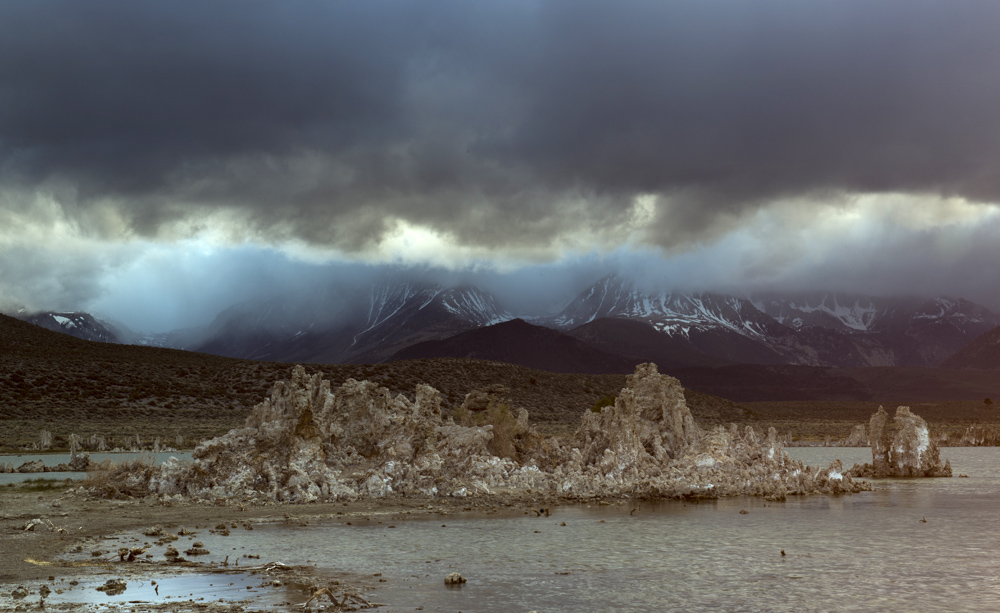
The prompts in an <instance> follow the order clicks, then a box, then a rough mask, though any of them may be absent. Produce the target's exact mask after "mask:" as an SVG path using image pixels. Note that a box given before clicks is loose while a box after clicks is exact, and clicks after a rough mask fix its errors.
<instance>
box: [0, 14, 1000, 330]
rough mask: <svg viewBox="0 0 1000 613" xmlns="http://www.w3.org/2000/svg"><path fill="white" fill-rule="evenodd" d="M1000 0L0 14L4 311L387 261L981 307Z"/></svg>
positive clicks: (109, 301) (182, 296) (174, 314)
mask: <svg viewBox="0 0 1000 613" xmlns="http://www.w3.org/2000/svg"><path fill="white" fill-rule="evenodd" d="M998 205H1000V3H997V2H995V0H988V1H983V2H975V1H971V0H970V1H963V2H960V3H946V2H937V1H936V2H924V1H920V0H898V1H892V0H884V1H880V2H870V1H867V0H866V1H851V0H843V1H839V2H828V1H812V0H800V1H796V2H790V1H788V0H782V1H777V0H751V1H747V0H716V1H712V2H705V1H704V0H695V1H690V2H687V1H672V2H661V1H658V0H655V1H654V0H650V1H629V0H626V1H623V2H589V1H587V0H566V1H558V0H553V1H529V0H484V1H482V2H468V1H464V0H463V1H455V2H449V1H447V0H445V1H439V2H414V1H391V0H390V1H378V0H365V1H358V2H348V1H345V2H315V1H308V2H305V1H303V2H296V1H294V0H292V1H285V2H273V1H266V2H265V1H261V2H255V1H252V0H250V1H242V2H238V3H237V2H186V1H179V2H158V3H154V2H133V1H129V0H114V1H102V0H92V1H89V2H85V3H83V2H76V1H70V0H65V1H47V0H33V1H31V2H4V3H2V4H0V307H3V308H9V307H10V306H11V305H17V304H21V305H27V306H28V307H29V308H35V309H81V310H82V309H89V310H98V311H100V312H103V313H105V314H108V315H111V316H115V317H118V318H119V319H121V320H123V321H125V323H128V324H130V325H133V326H136V327H145V328H147V329H156V328H162V329H166V328H171V327H175V326H180V325H193V324H197V323H204V322H205V320H208V319H211V317H212V316H213V315H214V313H215V311H217V310H218V309H220V308H222V307H224V306H226V305H227V304H229V303H232V302H234V301H236V300H238V299H243V298H247V297H251V296H254V295H258V294H260V293H262V292H266V291H272V290H275V289H283V290H289V291H290V290H291V289H293V288H296V287H302V286H308V285H309V284H314V283H327V282H334V281H336V280H337V279H340V278H345V277H352V278H357V277H364V276H365V275H366V274H375V273H378V272H380V271H384V270H386V269H387V268H397V267H402V268H403V269H405V270H408V271H412V272H413V273H414V274H421V275H431V276H437V277H441V278H446V279H448V280H450V281H462V282H477V283H482V284H484V285H485V286H487V287H488V288H491V289H494V290H495V291H497V292H498V293H500V295H501V297H504V298H506V299H507V300H509V301H510V302H512V303H513V304H514V305H515V308H525V309H527V308H542V307H544V306H546V305H550V304H555V303H556V302H558V301H559V300H562V299H563V298H562V297H563V296H567V297H568V295H569V294H571V293H572V292H574V291H578V290H580V289H581V288H582V287H583V286H585V285H587V284H589V283H590V282H592V281H594V280H596V278H598V277H599V276H601V275H602V274H605V273H606V272H609V271H612V270H623V271H626V272H629V273H631V274H634V275H636V276H637V277H639V278H640V280H641V281H642V282H643V283H646V284H649V285H657V286H660V287H670V288H674V289H682V290H683V289H694V290H699V289H714V290H720V291H749V290H756V289H781V290H816V289H830V290H838V291H857V292H865V293H874V294H888V293H913V294H949V295H958V296H964V297H967V298H970V299H973V300H977V301H979V302H981V303H983V304H985V305H987V306H989V307H991V308H994V309H998V310H1000V272H998V267H997V265H996V263H997V262H1000V206H998Z"/></svg>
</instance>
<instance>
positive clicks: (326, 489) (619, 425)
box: [149, 364, 870, 502]
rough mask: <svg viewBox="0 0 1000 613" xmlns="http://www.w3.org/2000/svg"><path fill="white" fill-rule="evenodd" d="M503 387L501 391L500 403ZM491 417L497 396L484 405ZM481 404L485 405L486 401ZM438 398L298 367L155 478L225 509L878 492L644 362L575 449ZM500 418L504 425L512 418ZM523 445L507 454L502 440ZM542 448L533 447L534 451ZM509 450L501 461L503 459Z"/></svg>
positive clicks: (167, 488)
mask: <svg viewBox="0 0 1000 613" xmlns="http://www.w3.org/2000/svg"><path fill="white" fill-rule="evenodd" d="M501 392H502V390H499V389H498V390H496V393H495V394H493V395H492V396H497V394H500V393H501ZM484 397H485V400H483V402H485V404H486V406H487V409H486V410H483V411H481V412H480V413H482V414H484V415H489V414H490V410H489V407H495V406H499V405H497V404H496V398H492V399H491V397H490V395H489V394H486V395H484ZM480 400H482V399H480ZM440 404H441V399H440V395H439V393H438V392H437V391H436V390H435V389H433V388H431V387H429V386H426V385H418V386H417V388H416V392H415V394H414V399H413V400H412V401H411V400H409V399H407V398H406V397H405V396H402V395H399V396H396V397H392V396H391V394H390V393H389V390H387V389H386V388H384V387H379V386H377V385H375V384H374V383H371V382H368V381H360V382H359V381H355V380H353V379H349V380H347V381H346V382H345V383H344V384H343V385H342V386H340V388H339V389H337V390H336V391H335V392H331V390H330V384H329V383H328V382H326V381H324V380H323V379H322V378H321V377H320V375H319V374H317V375H314V376H309V375H307V374H306V371H305V369H304V368H303V367H301V366H297V367H295V369H294V371H293V374H292V378H291V380H290V381H288V382H279V383H276V384H275V386H274V388H273V389H272V391H271V395H270V397H269V398H268V399H266V400H265V401H264V402H262V403H260V404H258V405H257V406H256V407H254V409H253V411H252V413H251V414H250V416H249V417H248V418H247V420H246V423H245V426H244V427H243V428H238V429H234V430H232V431H230V432H229V433H228V434H226V435H224V436H221V437H218V438H215V439H212V440H210V441H207V442H205V443H202V444H201V445H199V446H198V447H197V448H196V449H195V450H194V452H193V454H192V458H193V459H192V461H191V462H186V463H182V462H179V461H177V460H173V459H172V460H170V461H168V462H167V463H166V464H164V465H163V466H162V468H160V469H158V470H157V471H154V472H153V473H152V476H151V477H150V478H149V490H150V491H151V492H153V493H156V494H159V495H161V496H177V495H184V496H190V497H196V498H204V499H215V500H226V501H245V500H249V501H257V502H266V501H293V502H309V501H315V500H342V499H356V498H378V497H383V496H392V495H405V496H454V497H464V496H477V495H489V494H493V493H503V494H508V495H513V496H518V495H528V493H529V492H530V493H531V495H538V494H541V495H557V496H565V497H589V496H628V495H641V496H664V497H694V498H717V497H720V496H735V495H744V494H749V495H760V496H767V497H771V498H782V497H784V496H786V495H788V494H806V493H814V492H827V493H841V492H854V491H859V490H862V489H868V488H869V487H870V486H869V485H868V484H866V483H863V482H854V481H852V480H851V478H850V476H848V475H845V474H844V473H843V471H842V470H841V468H840V466H839V463H836V464H835V465H831V467H830V468H827V469H816V468H808V467H806V466H804V465H803V464H802V463H801V462H797V461H793V460H791V459H790V458H789V457H788V455H787V454H786V453H785V452H784V448H783V444H782V441H780V440H779V439H778V437H777V434H776V432H775V431H774V430H773V429H772V430H770V431H769V432H768V433H767V434H766V435H765V434H763V433H761V432H760V431H758V430H755V429H752V428H746V429H744V430H742V431H741V430H739V429H738V428H736V426H732V427H731V428H729V429H725V428H722V427H717V428H716V429H714V430H712V431H711V432H708V433H703V432H702V431H701V429H700V428H699V427H698V426H697V425H696V424H695V422H694V419H693V417H692V416H691V412H690V410H688V408H687V405H686V403H685V401H684V392H683V388H682V387H681V385H680V383H679V382H678V381H677V380H676V379H674V378H672V377H668V376H666V375H662V374H660V373H659V372H657V368H656V365H655V364H643V365H640V366H639V367H637V368H636V371H635V373H634V374H632V375H630V376H629V377H628V378H627V383H626V387H625V388H624V389H623V390H622V391H621V393H620V394H619V395H618V398H617V400H616V402H615V404H614V406H609V407H604V408H603V409H602V410H601V411H600V412H593V411H589V410H588V411H586V412H585V413H584V416H583V419H582V422H581V425H580V428H579V429H578V431H577V433H576V437H575V439H574V440H572V441H569V442H568V443H560V442H559V441H558V440H556V439H548V440H544V439H542V437H540V436H538V434H537V433H536V432H534V431H533V429H531V427H530V424H529V423H528V415H527V412H526V411H524V410H523V409H522V410H521V411H520V412H519V413H518V416H517V418H516V419H514V418H513V417H512V416H511V415H512V414H507V417H506V418H505V419H507V421H506V422H496V423H497V425H496V426H494V425H482V426H477V425H459V424H456V423H455V422H454V421H453V420H452V419H450V418H449V419H443V418H442V416H441V410H440ZM501 414H502V412H501V413H498V415H501ZM499 436H505V437H514V438H515V439H516V440H514V441H513V443H512V444H511V445H510V446H509V449H511V450H512V452H511V453H504V454H499V452H498V451H496V450H497V446H496V445H495V444H493V443H495V442H496V441H495V440H494V438H495V437H499ZM528 442H530V444H527V443H528ZM498 454H499V455H498Z"/></svg>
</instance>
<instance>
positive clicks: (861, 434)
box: [840, 424, 871, 447]
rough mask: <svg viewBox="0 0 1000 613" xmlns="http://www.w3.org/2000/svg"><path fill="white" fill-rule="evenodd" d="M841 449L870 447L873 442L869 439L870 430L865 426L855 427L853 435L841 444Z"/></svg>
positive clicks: (849, 435)
mask: <svg viewBox="0 0 1000 613" xmlns="http://www.w3.org/2000/svg"><path fill="white" fill-rule="evenodd" d="M840 446H841V447H870V446H871V441H870V440H869V439H868V430H867V428H865V425H864V424H858V425H856V426H854V429H853V430H851V433H850V434H848V435H847V438H845V439H844V441H843V442H842V443H841V444H840Z"/></svg>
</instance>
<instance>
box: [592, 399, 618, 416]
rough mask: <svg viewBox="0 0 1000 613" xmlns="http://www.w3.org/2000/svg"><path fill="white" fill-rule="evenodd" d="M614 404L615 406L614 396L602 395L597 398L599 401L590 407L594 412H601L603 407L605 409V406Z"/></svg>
mask: <svg viewBox="0 0 1000 613" xmlns="http://www.w3.org/2000/svg"><path fill="white" fill-rule="evenodd" d="M613 406H615V397H614V396H601V397H600V398H598V399H597V402H595V403H594V406H592V407H590V410H591V411H593V412H594V413H600V412H601V409H603V408H604V407H613Z"/></svg>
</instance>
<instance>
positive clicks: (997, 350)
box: [940, 326, 1000, 370]
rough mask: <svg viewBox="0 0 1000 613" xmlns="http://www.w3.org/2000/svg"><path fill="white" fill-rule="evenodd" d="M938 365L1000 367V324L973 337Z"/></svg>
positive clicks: (943, 366)
mask: <svg viewBox="0 0 1000 613" xmlns="http://www.w3.org/2000/svg"><path fill="white" fill-rule="evenodd" d="M940 367H941V368H963V369H964V368H975V369H987V370H997V369H1000V326H997V327H996V328H993V329H992V330H990V331H989V332H986V333H985V334H983V335H981V336H979V337H978V338H975V339H973V340H972V341H971V342H970V343H969V344H968V345H966V346H964V347H962V348H961V349H959V350H958V352H956V353H955V355H953V356H951V357H950V358H948V359H946V360H944V361H943V362H941V365H940Z"/></svg>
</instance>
